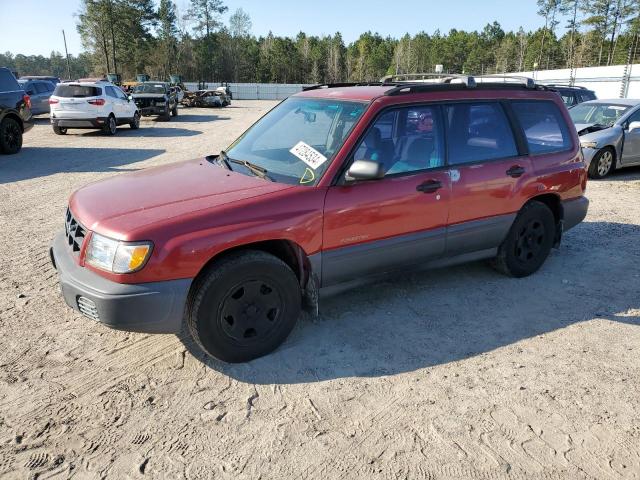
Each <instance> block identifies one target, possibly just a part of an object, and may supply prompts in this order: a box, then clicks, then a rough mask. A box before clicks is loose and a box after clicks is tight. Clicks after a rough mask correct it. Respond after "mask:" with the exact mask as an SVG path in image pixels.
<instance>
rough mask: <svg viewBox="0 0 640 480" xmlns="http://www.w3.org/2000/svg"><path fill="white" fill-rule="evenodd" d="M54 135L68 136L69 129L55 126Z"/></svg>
mask: <svg viewBox="0 0 640 480" xmlns="http://www.w3.org/2000/svg"><path fill="white" fill-rule="evenodd" d="M53 133H55V134H56V135H66V134H67V129H66V128H64V127H58V126H57V125H54V126H53Z"/></svg>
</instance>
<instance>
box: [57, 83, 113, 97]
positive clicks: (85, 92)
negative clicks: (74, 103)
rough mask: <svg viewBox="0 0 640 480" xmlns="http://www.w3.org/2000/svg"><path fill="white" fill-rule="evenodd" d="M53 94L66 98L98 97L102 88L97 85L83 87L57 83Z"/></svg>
mask: <svg viewBox="0 0 640 480" xmlns="http://www.w3.org/2000/svg"><path fill="white" fill-rule="evenodd" d="M53 94H54V95H55V96H57V97H68V98H85V97H99V96H100V95H102V89H101V88H99V87H84V86H81V85H63V84H61V83H59V84H58V85H57V86H56V89H55V90H54V92H53Z"/></svg>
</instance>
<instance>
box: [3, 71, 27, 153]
mask: <svg viewBox="0 0 640 480" xmlns="http://www.w3.org/2000/svg"><path fill="white" fill-rule="evenodd" d="M31 127H33V122H32V120H31V99H30V98H29V95H27V94H26V93H25V91H24V90H23V89H22V87H21V86H20V84H19V83H18V81H17V80H16V77H14V76H13V73H11V70H9V69H8V68H5V67H0V153H6V154H12V153H18V152H19V151H20V149H21V148H22V134H23V133H24V132H26V131H28V130H29V129H31Z"/></svg>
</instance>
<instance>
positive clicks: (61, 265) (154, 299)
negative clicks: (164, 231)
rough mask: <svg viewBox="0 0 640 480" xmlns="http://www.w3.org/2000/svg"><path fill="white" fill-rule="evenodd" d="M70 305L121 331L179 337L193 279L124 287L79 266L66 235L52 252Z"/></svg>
mask: <svg viewBox="0 0 640 480" xmlns="http://www.w3.org/2000/svg"><path fill="white" fill-rule="evenodd" d="M50 255H51V261H52V262H53V265H54V267H55V268H56V270H57V271H58V277H59V281H60V287H61V288H62V295H63V296H64V299H65V301H66V302H67V305H69V306H70V307H71V308H73V309H75V310H77V311H78V312H80V313H82V314H83V315H85V316H87V317H89V318H91V319H93V320H96V321H98V322H100V323H103V324H105V325H107V326H108V327H111V328H115V329H118V330H127V331H131V332H144V333H177V332H179V331H180V329H181V326H182V318H183V315H184V309H185V304H186V301H187V295H188V293H189V288H190V287H191V279H183V280H169V281H165V282H153V283H141V284H135V285H134V284H122V283H116V282H112V281H110V280H107V279H106V278H103V277H101V276H100V275H98V274H97V273H95V272H92V271H91V270H89V269H86V268H84V267H81V266H80V265H78V264H77V263H76V262H75V260H74V258H73V254H72V253H71V250H70V248H69V246H68V245H67V241H66V236H65V235H64V233H60V234H58V235H56V237H55V238H54V240H53V244H52V246H51V248H50Z"/></svg>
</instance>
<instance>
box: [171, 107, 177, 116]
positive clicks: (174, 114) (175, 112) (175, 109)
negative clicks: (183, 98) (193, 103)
mask: <svg viewBox="0 0 640 480" xmlns="http://www.w3.org/2000/svg"><path fill="white" fill-rule="evenodd" d="M171 116H172V117H177V116H178V105H174V107H173V108H172V109H171Z"/></svg>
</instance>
